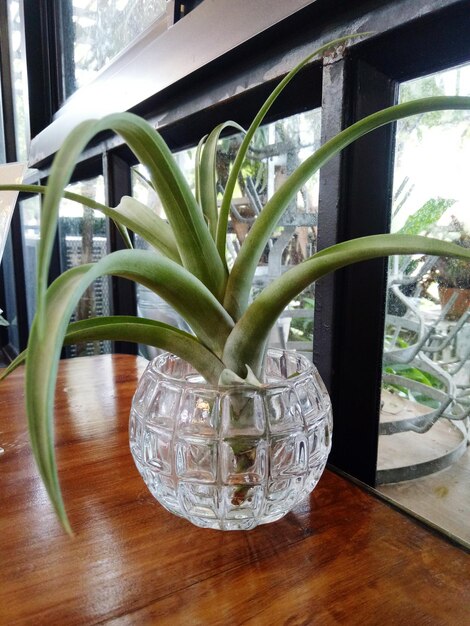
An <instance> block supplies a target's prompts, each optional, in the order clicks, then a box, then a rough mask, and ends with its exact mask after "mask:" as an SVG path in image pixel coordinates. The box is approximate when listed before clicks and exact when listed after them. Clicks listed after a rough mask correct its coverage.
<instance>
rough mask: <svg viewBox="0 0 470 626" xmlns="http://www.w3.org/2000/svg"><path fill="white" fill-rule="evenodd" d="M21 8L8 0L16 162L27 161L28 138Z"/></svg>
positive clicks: (18, 4) (16, 0)
mask: <svg viewBox="0 0 470 626" xmlns="http://www.w3.org/2000/svg"><path fill="white" fill-rule="evenodd" d="M22 6H23V5H22V3H21V2H20V1H19V0H9V2H8V19H9V35H10V55H11V75H12V84H13V106H14V115H15V136H16V151H17V159H18V161H27V160H28V149H29V142H30V136H29V121H28V113H27V111H28V106H27V102H28V79H27V74H26V50H25V38H24V29H23V23H24V20H23V16H22Z"/></svg>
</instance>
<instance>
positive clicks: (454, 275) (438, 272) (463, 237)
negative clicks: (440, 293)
mask: <svg viewBox="0 0 470 626" xmlns="http://www.w3.org/2000/svg"><path fill="white" fill-rule="evenodd" d="M452 231H454V232H457V233H458V236H457V238H455V239H452V241H453V242H454V243H456V244H457V245H459V246H462V247H463V248H470V233H468V232H466V231H465V229H464V226H463V224H462V223H461V222H459V221H458V220H456V219H455V218H453V220H452ZM433 275H434V277H435V280H436V281H437V283H438V284H439V285H442V286H444V287H454V288H458V289H470V263H466V262H465V261H462V260H460V259H456V258H452V257H442V258H440V259H438V261H437V263H436V265H435V268H434V271H433Z"/></svg>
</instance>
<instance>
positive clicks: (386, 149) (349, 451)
mask: <svg viewBox="0 0 470 626" xmlns="http://www.w3.org/2000/svg"><path fill="white" fill-rule="evenodd" d="M350 93H351V96H350V99H349V102H348V103H347V105H348V107H349V110H350V112H351V117H352V118H353V119H352V121H353V120H354V121H355V120H358V119H361V118H363V117H365V116H366V115H368V114H370V113H373V112H375V111H377V110H380V109H382V108H385V107H386V106H389V105H390V104H392V103H393V102H394V100H395V93H396V84H395V82H394V81H392V80H391V79H390V78H389V77H388V76H385V75H384V74H382V73H380V72H378V71H377V70H375V69H374V68H373V67H371V66H370V65H368V64H367V63H364V62H362V61H361V60H358V61H355V60H354V61H353V66H352V68H351V75H350ZM393 148H394V126H392V125H389V126H385V127H383V128H381V129H379V130H377V131H375V132H374V133H371V134H370V135H368V136H366V137H364V138H362V139H361V140H359V141H357V142H356V143H355V144H354V145H353V146H352V147H351V148H349V149H348V150H347V151H346V153H345V156H344V160H343V166H344V167H343V172H342V176H343V177H344V178H343V180H344V187H343V193H342V197H341V207H340V216H339V224H338V226H339V228H338V232H339V238H340V239H341V240H343V239H351V238H353V237H361V236H365V235H369V234H375V233H384V232H388V231H389V227H390V206H391V192H392V173H393V172H392V167H393ZM335 287H336V289H335V294H334V309H335V315H334V322H333V323H334V325H335V329H336V333H335V336H334V345H333V362H332V370H333V372H334V374H333V376H334V378H333V381H332V396H333V402H334V414H335V444H334V450H333V452H332V455H331V458H330V460H331V463H332V464H333V465H337V466H338V467H339V468H340V469H341V470H343V471H345V472H348V473H350V474H352V475H354V476H356V477H357V478H359V479H360V480H362V481H364V482H366V483H367V484H369V485H374V484H375V476H376V465H377V443H378V425H379V411H380V393H381V376H382V351H383V336H384V319H385V293H386V260H377V261H371V262H367V263H361V264H358V265H355V266H352V267H349V268H346V269H344V270H342V271H341V272H338V275H337V278H336V285H335Z"/></svg>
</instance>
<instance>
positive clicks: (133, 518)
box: [0, 355, 470, 626]
mask: <svg viewBox="0 0 470 626" xmlns="http://www.w3.org/2000/svg"><path fill="white" fill-rule="evenodd" d="M144 366H145V362H144V361H143V360H141V359H137V358H136V357H132V356H126V355H118V356H100V357H89V358H81V359H75V360H71V361H66V362H63V363H62V364H61V368H60V374H59V381H58V393H57V403H56V405H57V406H56V416H57V420H56V422H57V426H56V439H57V457H58V462H59V468H60V478H61V484H62V488H63V491H64V496H65V501H66V505H67V509H68V513H69V516H70V520H71V523H72V525H73V528H74V529H75V531H76V536H75V538H73V539H70V538H68V537H67V536H66V535H65V534H64V533H63V531H62V529H61V528H60V526H59V524H58V522H57V520H56V519H55V517H54V514H53V511H52V509H51V506H50V505H49V502H48V500H47V497H46V494H45V491H44V488H43V487H42V485H41V482H40V480H39V478H38V476H37V473H36V470H35V467H34V463H33V460H32V457H31V453H30V449H29V444H28V440H27V436H26V421H25V414H24V408H23V403H24V394H23V372H22V371H17V372H15V373H14V374H12V375H11V377H10V378H9V379H7V381H6V382H4V383H3V384H1V385H0V443H1V444H2V445H3V447H4V448H5V453H4V454H3V455H1V456H0V485H1V490H0V510H1V516H0V558H1V562H0V624H2V625H3V624H7V625H8V626H10V625H11V624H34V625H37V624H40V625H41V624H47V625H55V624H57V625H61V626H63V625H66V626H73V625H75V624H86V625H89V624H98V623H100V624H101V623H106V624H113V625H119V626H123V625H129V624H139V625H145V624H158V625H160V624H173V625H175V624H176V625H178V624H182V625H185V626H186V625H193V624H196V625H198V624H200V625H204V626H206V625H208V624H210V625H212V624H221V625H231V624H255V625H264V624H269V625H271V624H285V625H289V626H294V625H296V626H300V625H302V624H321V625H322V626H323V625H325V624H326V625H328V624H347V625H348V626H349V625H351V624H352V625H354V624H361V625H363V626H364V625H375V624H384V625H388V624H403V623H408V624H410V625H411V624H412V625H413V626H415V625H418V626H419V625H421V624H423V625H424V624H426V625H430V626H440V625H452V626H456V625H459V626H460V625H461V624H466V623H468V616H469V614H470V592H469V582H470V561H469V557H468V555H467V554H466V553H465V552H464V551H463V550H460V549H459V548H457V547H454V546H452V545H450V544H449V543H447V542H446V541H444V540H443V539H441V538H440V537H438V536H436V535H434V534H432V533H431V532H430V531H428V530H427V529H426V528H424V527H422V526H420V525H419V524H418V523H416V522H414V521H413V520H410V519H408V518H407V517H405V516H404V515H402V514H401V513H399V512H397V511H395V510H393V509H391V508H390V507H389V506H388V505H386V504H385V503H383V502H381V501H379V500H377V499H376V498H375V497H374V496H373V495H371V494H370V493H368V492H366V491H364V490H362V489H360V488H359V487H357V486H355V485H353V484H352V483H350V482H348V481H347V480H345V479H344V478H341V477H339V476H337V475H335V474H333V473H332V472H328V471H327V472H325V475H324V476H323V478H322V479H321V481H320V484H319V486H318V487H317V488H316V490H315V491H314V493H313V495H312V497H311V498H310V500H307V501H305V502H304V503H303V504H302V505H301V506H299V507H298V508H297V509H296V510H295V511H294V512H293V513H291V514H289V515H288V516H286V517H285V518H284V519H283V520H280V521H279V522H276V523H274V524H271V525H267V526H261V527H259V528H257V529H255V530H253V531H250V532H245V533H243V532H228V533H223V532H218V531H211V530H201V529H198V528H196V527H193V526H191V525H190V524H189V523H188V522H186V521H184V520H182V519H179V518H176V517H174V516H172V515H170V514H169V513H167V512H166V511H165V510H164V509H162V507H161V506H160V505H158V504H157V503H156V502H155V501H154V500H153V498H152V497H151V496H150V495H149V494H148V492H147V490H146V488H145V486H144V484H143V482H142V480H141V478H140V476H139V475H138V473H137V470H136V469H135V468H134V466H133V461H132V458H131V456H130V453H129V451H128V442H127V418H128V413H129V407H130V402H131V398H132V394H133V391H134V389H135V385H136V381H137V379H138V377H139V375H140V373H141V372H142V370H143V367H144Z"/></svg>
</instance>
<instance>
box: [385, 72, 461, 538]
mask: <svg viewBox="0 0 470 626" xmlns="http://www.w3.org/2000/svg"><path fill="white" fill-rule="evenodd" d="M451 94H458V95H470V66H463V67H459V68H455V69H452V70H449V71H446V72H441V73H439V74H434V75H432V76H427V77H424V78H420V79H418V80H413V81H411V82H409V83H405V84H403V85H402V87H401V89H400V100H401V101H406V100H411V99H414V98H418V97H424V96H430V95H451ZM468 121H469V119H468V114H466V113H464V112H459V111H443V112H436V113H428V114H423V115H420V116H415V117H413V118H409V119H407V120H403V121H402V122H399V123H398V124H397V134H396V155H395V170H394V197H393V207H392V230H393V231H394V232H401V233H408V234H426V235H430V236H433V237H437V238H440V239H445V240H448V241H454V242H455V243H457V244H459V245H462V246H465V247H470V212H469V208H468V207H469V202H470V179H469V177H468V162H469V159H470V134H469V131H468V128H469V124H468ZM389 284H390V289H389V294H388V309H387V318H386V333H385V343H384V376H383V391H382V411H381V424H380V432H381V436H380V438H379V461H378V476H377V478H378V482H379V484H381V487H380V490H381V491H382V492H383V493H385V494H387V495H389V496H390V497H392V498H393V499H395V500H396V501H397V502H399V503H401V504H403V505H404V506H406V507H408V508H410V509H412V510H414V511H415V512H417V513H419V514H420V515H422V516H423V517H426V518H428V519H430V520H431V521H433V522H434V523H436V524H438V525H439V526H441V527H443V528H444V529H445V530H447V531H448V532H450V533H452V534H454V535H455V536H457V537H460V538H462V539H465V540H466V541H470V527H469V525H468V519H469V515H470V511H468V510H466V511H463V510H462V508H461V506H460V503H461V502H462V500H466V501H467V502H470V486H469V485H468V480H466V476H468V471H469V469H470V456H469V450H468V448H467V446H466V441H467V437H468V425H469V419H468V414H469V412H470V390H469V387H470V360H469V359H470V311H469V306H470V264H469V263H468V262H462V261H457V260H455V259H447V258H440V259H437V258H433V257H423V256H414V257H406V258H404V257H395V258H393V259H392V260H391V261H390V270H389Z"/></svg>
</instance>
